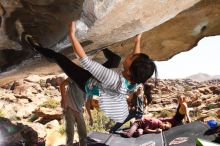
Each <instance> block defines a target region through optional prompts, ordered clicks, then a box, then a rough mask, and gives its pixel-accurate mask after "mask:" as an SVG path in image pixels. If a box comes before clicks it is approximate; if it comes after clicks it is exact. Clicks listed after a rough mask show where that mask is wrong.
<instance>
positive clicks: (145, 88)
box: [109, 84, 152, 133]
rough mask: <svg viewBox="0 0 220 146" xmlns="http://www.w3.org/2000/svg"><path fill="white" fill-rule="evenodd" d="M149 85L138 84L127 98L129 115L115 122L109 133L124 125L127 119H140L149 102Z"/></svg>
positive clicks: (150, 99)
mask: <svg viewBox="0 0 220 146" xmlns="http://www.w3.org/2000/svg"><path fill="white" fill-rule="evenodd" d="M149 88H150V86H149V85H147V84H144V85H143V84H140V85H139V87H138V88H137V90H136V92H134V93H133V94H132V95H131V96H129V98H128V106H129V115H128V117H127V118H126V119H125V121H124V122H122V123H120V122H117V123H116V124H115V125H114V126H113V127H112V128H111V129H110V131H109V133H117V132H116V131H117V130H118V129H119V128H120V127H121V126H122V125H124V124H125V123H126V122H128V121H129V120H131V119H133V118H135V120H138V119H141V118H142V116H143V114H144V111H145V107H146V106H147V104H149V103H151V101H152V96H151V93H150V90H149Z"/></svg>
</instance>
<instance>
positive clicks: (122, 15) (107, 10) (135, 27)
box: [0, 0, 220, 84]
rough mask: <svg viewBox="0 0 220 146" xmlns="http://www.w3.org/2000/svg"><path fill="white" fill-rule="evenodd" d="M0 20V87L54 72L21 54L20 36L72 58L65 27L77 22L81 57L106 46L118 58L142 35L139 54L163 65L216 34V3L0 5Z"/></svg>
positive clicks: (49, 1) (93, 0)
mask: <svg viewBox="0 0 220 146" xmlns="http://www.w3.org/2000/svg"><path fill="white" fill-rule="evenodd" d="M0 15H1V26H0V32H1V33H0V38H1V39H0V73H1V77H0V84H3V83H4V82H5V81H7V80H11V79H14V78H19V77H24V76H26V75H27V74H30V73H36V72H37V73H40V74H44V73H50V72H51V70H53V71H54V72H57V71H59V68H58V67H57V66H54V64H51V63H48V62H46V61H45V60H44V59H42V58H39V57H38V56H37V57H36V56H35V57H34V53H33V52H32V51H31V50H28V49H27V48H22V46H21V45H20V44H19V41H18V40H19V36H20V33H21V32H23V31H26V32H28V33H30V34H32V35H34V36H36V37H37V38H38V39H39V41H40V42H41V43H42V44H43V45H44V46H46V47H50V48H51V49H55V50H63V53H64V54H66V55H71V53H72V51H71V49H70V48H69V49H68V46H69V41H68V39H67V32H68V30H67V23H68V22H69V21H70V20H78V21H77V28H78V38H79V39H80V41H81V42H82V45H83V46H84V47H85V50H86V51H90V50H94V49H96V48H100V47H104V46H109V47H110V48H111V49H113V50H114V51H115V52H117V53H118V54H120V55H122V56H124V55H126V54H128V53H129V52H130V50H131V48H132V47H133V41H132V37H133V36H134V35H136V34H138V33H140V32H144V34H143V38H142V44H141V47H142V50H143V52H145V53H147V54H149V55H150V57H151V58H153V59H154V60H167V59H169V58H171V57H172V56H174V55H176V54H178V53H180V52H182V51H187V50H190V49H192V47H193V46H195V45H196V44H197V42H198V41H199V40H200V39H201V38H203V37H205V36H211V35H218V34H219V32H220V29H219V28H220V27H219V26H220V20H219V16H220V1H218V0H212V1H208V0H188V1H179V0H169V1H168V0H158V1H151V0H139V1H135V0H105V1H100V0H84V1H83V0H74V1H73V0H62V1H58V0H38V1H35V0H29V1H27V0H0ZM65 48H66V49H65ZM69 57H70V58H71V59H73V57H72V56H69ZM27 60H28V61H27ZM15 65H16V66H15ZM45 68H47V69H46V70H45ZM48 68H50V69H48ZM7 71H10V72H9V73H8V72H7Z"/></svg>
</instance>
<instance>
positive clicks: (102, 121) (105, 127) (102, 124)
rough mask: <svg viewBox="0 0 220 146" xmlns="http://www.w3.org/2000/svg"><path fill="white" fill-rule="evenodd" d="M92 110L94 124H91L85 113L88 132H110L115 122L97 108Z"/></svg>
mask: <svg viewBox="0 0 220 146" xmlns="http://www.w3.org/2000/svg"><path fill="white" fill-rule="evenodd" d="M91 112H92V117H93V126H90V125H89V121H88V120H86V117H85V115H84V117H85V122H86V127H87V131H88V132H90V131H97V132H108V131H109V130H110V128H111V127H112V126H113V125H114V124H115V122H114V121H112V120H110V119H109V118H108V117H106V116H105V115H104V113H103V112H100V111H97V110H92V111H91Z"/></svg>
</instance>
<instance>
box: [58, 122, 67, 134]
mask: <svg viewBox="0 0 220 146" xmlns="http://www.w3.org/2000/svg"><path fill="white" fill-rule="evenodd" d="M58 132H59V133H60V134H61V135H64V134H65V132H66V129H65V126H64V124H62V125H60V127H59V129H58Z"/></svg>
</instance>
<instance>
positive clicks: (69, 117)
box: [64, 107, 87, 146]
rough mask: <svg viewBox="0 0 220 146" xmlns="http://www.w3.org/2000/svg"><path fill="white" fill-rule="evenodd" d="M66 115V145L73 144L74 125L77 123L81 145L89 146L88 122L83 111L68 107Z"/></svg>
mask: <svg viewBox="0 0 220 146" xmlns="http://www.w3.org/2000/svg"><path fill="white" fill-rule="evenodd" d="M64 115H65V120H66V122H65V123H66V136H67V139H66V145H67V146H72V145H73V137H74V125H75V124H76V126H77V130H78V134H79V144H80V146H87V138H86V137H87V132H86V124H85V121H84V118H83V113H82V112H76V111H74V110H72V109H71V108H69V107H68V108H67V110H66V112H65V113H64Z"/></svg>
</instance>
